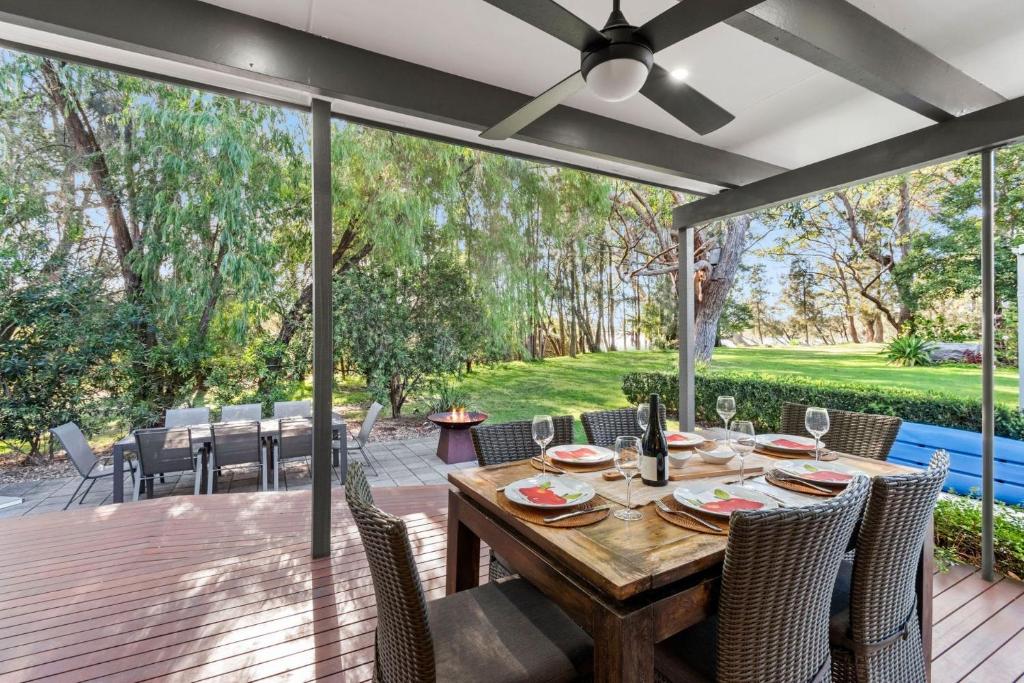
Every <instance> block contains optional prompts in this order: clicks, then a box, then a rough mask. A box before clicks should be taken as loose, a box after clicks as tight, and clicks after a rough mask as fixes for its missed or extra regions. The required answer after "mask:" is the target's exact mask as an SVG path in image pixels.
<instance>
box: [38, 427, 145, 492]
mask: <svg viewBox="0 0 1024 683" xmlns="http://www.w3.org/2000/svg"><path fill="white" fill-rule="evenodd" d="M50 434H52V435H53V436H55V437H57V440H58V441H60V445H61V446H62V447H63V448H64V452H65V453H67V454H68V457H69V458H71V462H72V463H74V465H75V469H76V470H78V474H80V475H81V477H82V480H81V481H80V482H78V488H76V489H75V492H74V493H72V494H71V498H69V499H68V502H67V504H65V505H64V509H65V510H67V509H68V507H70V506H71V503H73V502H75V498H76V497H77V496H78V492H79V491H81V490H82V486H84V485H85V482H89V486H88V487H87V488H86V489H85V492H84V493H83V494H82V497H81V499H79V501H78V504H79V505H81V504H82V503H83V502H84V501H85V497H86V496H88V495H89V491H92V487H93V485H94V484H95V483H96V480H97V479H103V478H104V477H113V476H114V474H115V472H114V470H113V468H111V467H107V466H105V465H103V463H101V462H100V459H99V458H97V457H96V454H95V453H93V452H92V448H91V447H90V446H89V442H88V441H86V439H85V434H83V433H82V430H81V429H79V428H78V425H76V424H75V423H74V422H67V423H65V424H62V425H61V426H59V427H53V428H52V429H51V430H50ZM125 472H127V473H129V474H131V477H132V485H133V486H134V485H135V481H136V479H135V463H134V462H132V461H130V460H128V461H125V463H124V469H123V470H122V471H121V472H120V473H119V475H120V476H122V477H123V476H124V474H125Z"/></svg>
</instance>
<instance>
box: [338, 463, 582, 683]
mask: <svg viewBox="0 0 1024 683" xmlns="http://www.w3.org/2000/svg"><path fill="white" fill-rule="evenodd" d="M347 481H348V485H346V487H345V498H346V499H347V501H348V505H349V510H350V511H351V513H352V517H353V518H354V519H355V522H356V527H357V528H358V529H359V536H360V538H361V539H362V542H363V548H364V550H365V551H366V558H367V561H368V563H369V565H370V576H371V577H372V579H373V591H374V594H375V595H376V599H377V630H376V637H375V648H374V649H375V659H374V673H373V680H374V681H375V682H376V683H407V682H408V681H445V683H449V682H450V683H460V682H463V681H473V682H476V681H481V680H486V681H487V682H488V683H512V682H516V683H519V682H522V683H527V682H530V683H532V682H533V681H546V682H547V683H561V682H563V681H566V682H568V681H576V680H586V679H587V676H588V674H589V672H590V668H591V665H592V661H593V654H592V653H593V644H592V642H591V640H590V638H589V637H588V636H587V634H586V633H584V632H583V631H582V629H580V628H579V627H578V626H577V625H576V624H575V623H573V621H572V620H571V619H569V617H568V616H566V614H565V613H564V612H562V610H561V609H559V608H558V607H557V606H556V605H555V604H554V603H552V602H551V601H549V600H548V599H547V598H546V597H544V595H542V594H541V593H540V592H539V591H537V590H536V589H535V588H533V586H531V585H530V584H529V583H527V582H526V581H524V580H522V579H505V580H503V581H498V582H492V583H487V584H484V585H483V586H479V587H477V588H473V589H470V590H465V591H460V592H458V593H454V594H452V595H448V596H446V597H443V598H439V599H437V600H432V601H430V602H427V601H426V600H425V598H424V596H423V587H422V584H421V583H420V577H419V573H418V571H417V569H416V559H415V557H414V556H413V553H412V547H411V546H410V544H409V535H408V533H407V531H406V526H405V522H404V521H403V520H402V519H401V518H399V517H395V516H393V515H389V514H388V513H386V512H384V511H382V510H380V509H379V508H377V507H376V506H375V505H374V504H373V496H372V494H371V493H370V487H369V485H368V484H367V482H366V476H365V474H364V473H363V468H362V466H361V465H360V464H359V463H352V465H351V466H350V467H349V471H348V477H347Z"/></svg>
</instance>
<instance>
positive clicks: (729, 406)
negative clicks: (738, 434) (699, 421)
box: [715, 396, 736, 446]
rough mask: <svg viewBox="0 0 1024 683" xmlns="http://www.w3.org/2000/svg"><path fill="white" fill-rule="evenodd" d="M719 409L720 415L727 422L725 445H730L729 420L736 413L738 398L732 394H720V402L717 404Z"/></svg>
mask: <svg viewBox="0 0 1024 683" xmlns="http://www.w3.org/2000/svg"><path fill="white" fill-rule="evenodd" d="M715 408H716V409H717V410H718V417H720V418H722V421H723V422H725V445H726V446H728V445H729V440H730V436H731V435H730V433H729V420H731V419H732V416H733V415H735V414H736V399H735V398H733V397H732V396H719V397H718V404H717V405H716V406H715Z"/></svg>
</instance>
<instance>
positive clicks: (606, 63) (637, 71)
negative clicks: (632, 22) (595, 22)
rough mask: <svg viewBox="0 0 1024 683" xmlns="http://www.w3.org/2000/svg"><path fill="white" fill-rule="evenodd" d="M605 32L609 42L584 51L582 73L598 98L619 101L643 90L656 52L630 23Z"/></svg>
mask: <svg viewBox="0 0 1024 683" xmlns="http://www.w3.org/2000/svg"><path fill="white" fill-rule="evenodd" d="M601 33H602V35H604V37H605V38H607V39H608V42H607V43H604V44H602V45H598V46H595V47H594V48H593V49H589V50H586V51H584V52H583V54H582V58H581V63H580V72H581V74H582V75H583V79H584V80H585V81H586V82H587V86H588V87H589V88H590V89H591V90H592V91H593V92H594V94H595V95H597V96H598V97H600V98H601V99H604V100H608V101H609V102H619V101H622V100H625V99H627V98H629V97H632V96H633V95H635V94H636V93H637V92H639V91H640V88H641V87H643V84H644V82H645V81H646V80H647V74H648V73H650V71H651V67H652V66H653V65H654V52H653V51H652V50H651V48H650V46H648V45H647V44H646V43H644V42H643V41H641V40H639V39H638V37H637V35H636V29H635V28H634V27H632V26H629V25H628V24H625V23H623V24H621V25H611V26H606V27H605V29H604V30H603V31H601Z"/></svg>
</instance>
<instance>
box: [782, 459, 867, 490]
mask: <svg viewBox="0 0 1024 683" xmlns="http://www.w3.org/2000/svg"><path fill="white" fill-rule="evenodd" d="M775 469H777V470H780V471H782V472H784V473H786V474H788V475H789V476H791V477H793V478H795V479H800V480H802V481H807V482H810V483H812V484H817V485H818V486H846V485H847V484H849V483H850V481H851V480H852V479H853V477H854V476H855V475H857V474H860V472H859V471H858V470H855V469H853V468H852V467H847V466H846V465H842V464H840V463H837V462H815V461H814V460H789V461H787V462H780V463H777V464H776V465H775ZM827 473H836V474H839V475H846V476H847V477H849V478H842V477H838V478H830V477H829V474H827Z"/></svg>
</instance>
